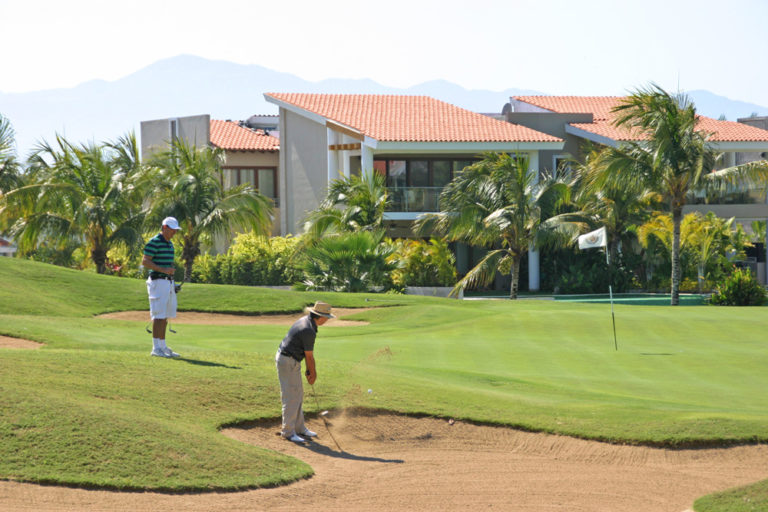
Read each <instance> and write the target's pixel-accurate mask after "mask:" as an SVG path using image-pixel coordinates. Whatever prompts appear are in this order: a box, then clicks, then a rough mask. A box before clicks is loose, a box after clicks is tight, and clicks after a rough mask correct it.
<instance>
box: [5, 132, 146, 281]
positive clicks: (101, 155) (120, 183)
mask: <svg viewBox="0 0 768 512" xmlns="http://www.w3.org/2000/svg"><path fill="white" fill-rule="evenodd" d="M124 145H128V146H130V145H133V147H135V145H136V144H135V137H134V136H133V135H127V136H125V137H124V138H123V139H121V140H120V141H119V142H117V143H114V144H111V145H105V146H101V145H94V144H90V145H82V146H77V145H75V144H72V143H70V142H68V141H67V140H66V139H64V138H62V137H59V136H57V137H56V144H55V146H54V145H51V144H48V143H47V142H42V143H41V144H39V145H38V146H37V148H36V149H35V151H34V153H33V155H32V156H31V157H30V164H29V170H28V173H29V176H28V181H29V182H28V184H27V185H25V186H22V187H19V188H17V189H15V190H13V191H11V192H9V193H8V194H6V200H7V201H8V203H9V204H10V208H11V209H12V210H15V211H16V213H17V219H16V220H15V222H14V224H13V225H12V226H11V228H10V232H11V234H12V235H13V236H14V237H16V239H17V240H18V242H19V249H21V250H22V251H28V250H31V249H33V248H34V247H35V246H36V245H37V244H39V243H40V242H43V241H50V242H53V243H58V244H65V243H66V242H68V241H70V242H72V241H74V242H76V243H81V244H85V246H86V248H87V250H88V251H89V254H90V258H91V260H92V261H93V263H94V264H95V265H96V270H97V272H99V273H100V274H103V273H105V272H106V271H107V253H108V252H109V250H110V249H111V248H113V247H117V246H120V245H122V246H124V247H128V248H138V247H139V246H140V244H141V233H142V230H141V226H142V223H143V221H144V211H143V209H142V207H141V201H142V194H141V192H140V190H139V189H137V188H136V186H135V184H134V182H133V180H134V178H135V176H136V171H137V168H136V167H135V166H129V167H123V162H122V161H121V159H120V158H119V152H120V151H127V150H128V148H124V147H123V146H124ZM118 148H119V149H118Z"/></svg>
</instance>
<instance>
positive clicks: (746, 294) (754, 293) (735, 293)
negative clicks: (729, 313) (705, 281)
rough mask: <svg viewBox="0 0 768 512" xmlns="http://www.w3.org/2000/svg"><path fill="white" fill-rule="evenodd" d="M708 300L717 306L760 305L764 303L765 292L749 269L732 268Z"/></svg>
mask: <svg viewBox="0 0 768 512" xmlns="http://www.w3.org/2000/svg"><path fill="white" fill-rule="evenodd" d="M710 301H711V303H712V304H715V305H718V306H761V305H763V304H765V301H766V292H765V288H764V287H763V285H761V284H760V283H758V282H757V280H756V279H755V278H754V277H753V276H752V272H750V271H749V269H746V268H745V269H740V268H734V270H733V273H732V274H731V275H730V276H727V277H726V278H725V279H724V280H723V282H722V283H720V284H719V285H718V286H717V290H716V291H715V293H714V294H713V295H712V298H711V300H710Z"/></svg>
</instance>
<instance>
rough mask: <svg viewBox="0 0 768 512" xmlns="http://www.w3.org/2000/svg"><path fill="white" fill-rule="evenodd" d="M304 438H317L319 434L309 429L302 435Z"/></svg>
mask: <svg viewBox="0 0 768 512" xmlns="http://www.w3.org/2000/svg"><path fill="white" fill-rule="evenodd" d="M301 435H303V436H304V437H317V432H312V431H311V430H309V429H307V430H305V431H304V432H302V433H301Z"/></svg>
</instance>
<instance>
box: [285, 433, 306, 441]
mask: <svg viewBox="0 0 768 512" xmlns="http://www.w3.org/2000/svg"><path fill="white" fill-rule="evenodd" d="M286 439H288V440H289V441H293V442H294V443H304V442H306V439H304V438H303V437H299V436H298V435H297V434H293V435H292V436H291V437H288V438H286Z"/></svg>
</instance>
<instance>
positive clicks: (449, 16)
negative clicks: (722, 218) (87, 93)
mask: <svg viewBox="0 0 768 512" xmlns="http://www.w3.org/2000/svg"><path fill="white" fill-rule="evenodd" d="M0 20H2V25H3V29H2V31H3V59H2V60H3V64H2V68H1V69H2V71H0V91H2V92H21V91H31V90H39V89H51V88H60V87H72V86H75V85H77V84H79V83H82V82H85V81H88V80H91V79H96V78H98V79H104V80H115V79H118V78H121V77H123V76H125V75H128V74H131V73H133V72H135V71H137V70H139V69H141V68H143V67H145V66H147V65H149V64H151V63H153V62H155V61H157V60H159V59H163V58H167V57H172V56H176V55H179V54H191V55H197V56H201V57H205V58H209V59H220V60H227V61H231V62H236V63H239V64H258V65H261V66H264V67H267V68H270V69H273V70H277V71H283V72H287V73H291V74H295V75H298V76H300V77H302V78H305V79H308V80H321V79H324V78H371V79H373V80H375V81H377V82H379V83H381V84H384V85H388V86H394V87H408V86H411V85H416V84H418V83H421V82H424V81H427V80H433V79H445V80H449V81H451V82H454V83H457V84H459V85H461V86H463V87H466V88H470V89H472V88H477V89H489V90H495V91H501V90H503V89H506V88H511V87H515V88H527V89H535V90H539V91H543V92H546V93H549V94H574V95H617V94H624V93H626V92H627V91H628V90H633V89H636V88H637V87H639V86H642V85H645V84H647V83H649V82H651V81H654V82H656V83H658V84H659V85H661V86H662V87H664V88H666V89H668V90H671V91H676V90H678V89H683V90H694V89H707V90H709V91H711V92H714V93H716V94H719V95H723V96H726V97H729V98H731V99H738V100H742V101H748V102H752V103H757V104H760V105H768V38H767V37H766V22H768V0H728V1H723V0H717V1H715V0H637V1H636V0H631V1H622V0H532V1H528V0H499V1H496V0H469V1H454V0H441V1H432V0H426V1H421V0H407V1H405V0H387V1H378V2H376V1H366V0H330V1H325V2H322V1H317V0H271V1H260V0H218V1H211V0H206V1H198V0H185V1H178V0H151V1H147V0H131V1H128V2H123V1H121V2H116V1H112V0H93V1H92V0H72V1H61V0H56V1H49V0H25V1H20V0H0Z"/></svg>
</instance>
